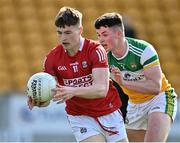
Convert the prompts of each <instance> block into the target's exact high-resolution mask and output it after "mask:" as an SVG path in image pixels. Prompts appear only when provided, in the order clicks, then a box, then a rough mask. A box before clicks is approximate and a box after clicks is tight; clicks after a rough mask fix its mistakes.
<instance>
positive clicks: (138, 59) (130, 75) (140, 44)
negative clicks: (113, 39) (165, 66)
mask: <svg viewBox="0 0 180 143" xmlns="http://www.w3.org/2000/svg"><path fill="white" fill-rule="evenodd" d="M126 44H127V51H126V53H125V55H124V56H123V57H121V58H116V57H115V56H114V55H113V53H112V52H110V51H109V52H108V62H109V65H110V68H111V67H113V66H115V67H118V68H119V69H120V71H121V72H122V75H123V79H124V80H126V81H143V80H146V78H145V76H144V73H143V70H144V69H148V68H150V67H153V66H155V65H159V64H160V63H159V58H158V55H157V53H156V51H155V49H154V48H153V46H152V45H151V44H149V43H148V42H146V41H143V40H138V39H134V38H127V37H126ZM162 80H163V87H162V90H163V91H164V90H166V89H167V88H169V86H170V85H169V84H168V82H167V80H166V79H165V77H164V76H163V79H162ZM122 88H123V90H124V92H125V93H126V94H127V95H128V96H129V99H130V101H132V102H144V101H147V100H149V99H151V98H153V97H154V96H155V95H149V94H147V95H145V94H143V96H142V93H138V92H136V91H133V90H130V89H127V88H125V87H122Z"/></svg>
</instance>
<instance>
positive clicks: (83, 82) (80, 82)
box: [63, 74, 93, 87]
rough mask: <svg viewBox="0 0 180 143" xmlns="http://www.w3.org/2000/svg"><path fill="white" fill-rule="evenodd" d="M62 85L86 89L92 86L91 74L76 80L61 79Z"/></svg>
mask: <svg viewBox="0 0 180 143" xmlns="http://www.w3.org/2000/svg"><path fill="white" fill-rule="evenodd" d="M63 81H64V85H66V86H72V87H82V86H83V87H88V86H90V85H92V82H93V77H92V74H89V75H86V76H82V77H78V78H72V79H63Z"/></svg>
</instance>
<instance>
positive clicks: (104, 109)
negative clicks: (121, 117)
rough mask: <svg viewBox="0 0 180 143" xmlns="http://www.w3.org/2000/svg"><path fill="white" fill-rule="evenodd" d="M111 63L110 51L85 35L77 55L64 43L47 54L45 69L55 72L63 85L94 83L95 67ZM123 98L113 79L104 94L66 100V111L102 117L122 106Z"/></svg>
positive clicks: (73, 113)
mask: <svg viewBox="0 0 180 143" xmlns="http://www.w3.org/2000/svg"><path fill="white" fill-rule="evenodd" d="M106 67H108V61H107V54H106V51H105V50H104V48H103V47H102V46H100V45H99V44H98V43H96V42H94V41H92V40H88V39H84V43H83V46H82V48H80V49H79V51H78V52H77V53H76V55H74V56H69V55H68V53H67V52H66V50H64V48H63V46H62V45H58V46H57V47H56V48H54V49H52V50H51V51H50V53H49V54H48V55H47V56H46V60H45V64H44V71H45V72H47V73H49V74H51V75H53V76H56V77H57V79H58V82H59V84H60V85H65V86H73V87H77V86H78V87H80V86H84V87H87V86H91V85H92V82H93V77H92V69H93V68H106ZM120 106H121V101H120V98H119V95H118V92H117V90H116V88H115V87H114V86H113V84H112V81H111V80H110V84H109V91H108V93H107V95H106V97H104V98H98V99H85V98H80V97H75V96H74V97H72V98H71V99H69V100H67V101H66V112H67V113H68V114H70V115H87V116H91V117H99V116H103V115H106V114H109V113H112V112H113V111H115V110H117V109H119V108H120Z"/></svg>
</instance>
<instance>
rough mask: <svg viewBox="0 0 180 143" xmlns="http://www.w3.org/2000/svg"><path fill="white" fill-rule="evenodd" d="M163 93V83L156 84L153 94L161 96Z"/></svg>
mask: <svg viewBox="0 0 180 143" xmlns="http://www.w3.org/2000/svg"><path fill="white" fill-rule="evenodd" d="M160 92H161V83H156V84H155V86H154V90H153V93H154V94H159V93H160Z"/></svg>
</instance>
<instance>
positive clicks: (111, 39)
mask: <svg viewBox="0 0 180 143" xmlns="http://www.w3.org/2000/svg"><path fill="white" fill-rule="evenodd" d="M96 33H97V35H98V40H99V42H100V44H101V45H102V46H103V47H104V48H105V49H106V51H108V50H112V49H113V48H114V46H115V44H116V39H117V36H116V33H115V32H114V31H113V30H112V29H111V28H109V27H102V26H101V27H100V29H96Z"/></svg>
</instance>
